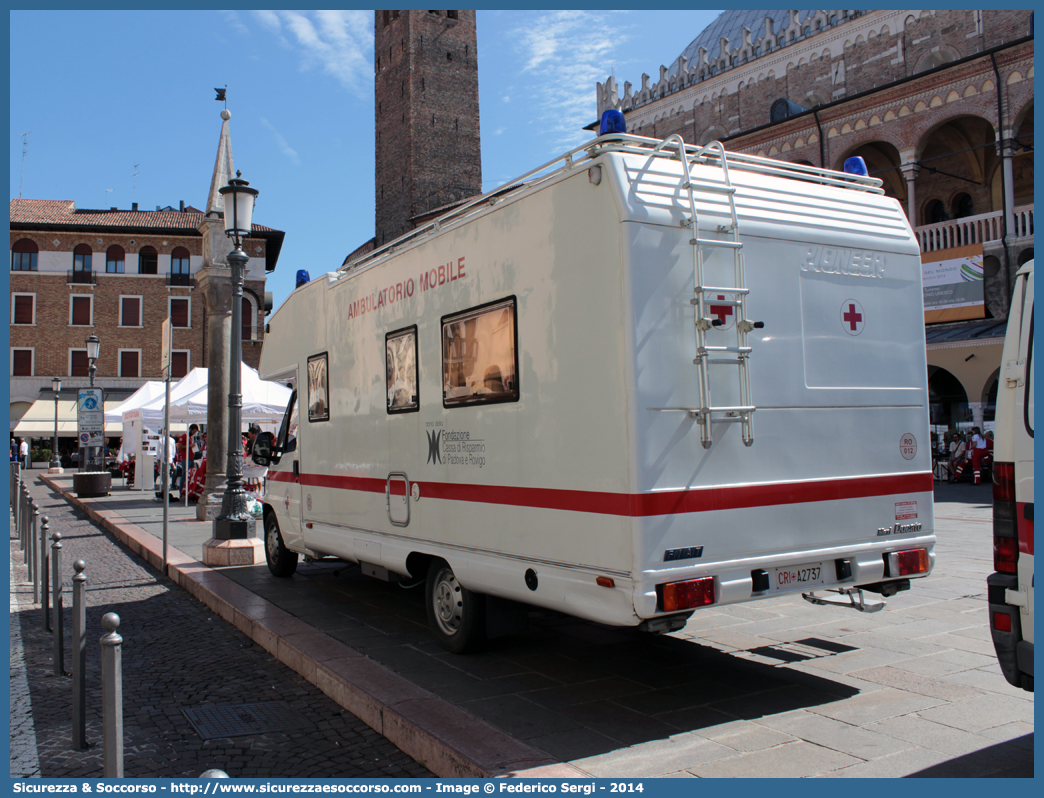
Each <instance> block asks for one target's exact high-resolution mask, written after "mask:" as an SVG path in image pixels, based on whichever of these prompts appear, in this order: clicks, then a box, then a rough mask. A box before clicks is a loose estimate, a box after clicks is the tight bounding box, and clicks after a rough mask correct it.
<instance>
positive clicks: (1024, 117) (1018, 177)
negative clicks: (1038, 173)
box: [1011, 100, 1034, 206]
mask: <svg viewBox="0 0 1044 798" xmlns="http://www.w3.org/2000/svg"><path fill="white" fill-rule="evenodd" d="M1011 131H1012V144H1013V145H1014V146H1013V147H1012V163H1011V167H1012V176H1013V178H1014V186H1013V190H1014V194H1015V205H1016V206H1019V205H1029V204H1030V203H1032V202H1033V185H1034V181H1033V166H1034V161H1033V100H1030V101H1029V102H1028V103H1026V105H1025V106H1023V107H1022V108H1021V109H1020V110H1019V112H1018V113H1017V114H1016V115H1015V123H1014V124H1013V125H1012V126H1011Z"/></svg>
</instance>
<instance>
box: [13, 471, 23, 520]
mask: <svg viewBox="0 0 1044 798" xmlns="http://www.w3.org/2000/svg"><path fill="white" fill-rule="evenodd" d="M17 467H18V464H17V463H16V464H15V468H17ZM21 508H22V480H21V476H20V475H19V476H16V477H15V481H14V485H12V487H11V510H12V511H13V512H14V525H15V529H21V527H20V526H19V524H20V523H21V520H20V518H19V515H18V511H19V510H20V509H21Z"/></svg>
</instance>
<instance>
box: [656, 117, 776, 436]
mask: <svg viewBox="0 0 1044 798" xmlns="http://www.w3.org/2000/svg"><path fill="white" fill-rule="evenodd" d="M670 141H675V142H676V143H677V146H678V159H679V160H680V161H682V163H683V164H684V167H685V169H684V173H683V177H682V180H683V181H684V182H683V183H682V188H684V189H685V190H686V192H687V193H688V195H689V208H690V210H691V212H692V219H691V220H687V221H686V222H685V224H686V226H691V228H692V238H691V239H689V244H690V245H691V246H692V258H693V294H694V296H693V298H692V299H691V300H689V301H690V302H691V303H692V304H693V305H694V306H695V308H696V314H695V321H696V324H695V327H696V359H695V360H693V361H692V362H693V364H694V365H695V366H696V367H697V371H698V383H699V392H700V406H699V407H698V408H691V409H690V411H689V412H690V414H691V415H692V416H693V417H694V418H695V419H696V420H697V421H698V422H699V425H700V441H701V443H702V444H703V448H705V449H709V448H710V446H711V443H712V442H713V438H712V434H711V420H712V418H714V417H717V420H718V421H719V422H728V423H736V422H738V423H740V424H741V425H742V431H743V443H744V445H746V446H750V445H751V444H753V443H754V419H753V418H752V416H753V413H754V410H755V409H756V408H755V407H754V404H753V403H752V402H751V398H750V374H749V368H750V363H749V360H750V352H751V347H750V345H749V344H748V342H747V333H749V332H750V331H751V330H753V329H755V328H757V329H760V328H762V327H764V323H763V322H760V321H757V322H751V321H750V320H748V319H747V313H746V306H745V304H744V303H745V300H746V297H747V294H748V293H749V289H747V288H746V286H745V284H744V279H743V253H742V251H741V250H742V249H743V242H742V241H740V237H739V219H738V217H737V215H736V189H735V187H734V186H733V185H732V180H731V178H730V177H729V165H728V160H727V159H726V156H725V148H724V147H723V146H722V144H721V142H720V141H713V142H711V143H710V144H708V145H706V146H705V147H702V148H700V149H699V150H697V151H696V152H695V153H694V154H693V155H691V156H690V155H689V154H688V153H687V152H686V149H685V142H684V141H683V140H682V137H681V136H679V135H677V134H674V135H671V136H668V137H667V138H666V139H664V140H663V141H662V142H660V144H658V145H657V147H656V150H660V149H661V148H662V147H663V146H664V145H666V144H667V143H668V142H670ZM696 161H699V162H700V163H703V164H707V165H714V164H715V162H716V163H717V165H719V166H720V167H721V170H722V173H723V176H724V185H720V184H717V183H707V182H700V183H694V182H693V180H694V179H693V175H692V173H691V171H690V164H691V163H693V162H696ZM694 189H697V190H699V191H702V192H707V193H717V194H724V195H725V196H726V197H728V200H729V211H730V213H731V224H730V225H718V230H717V232H719V233H724V234H726V235H725V237H724V238H721V239H713V238H700V235H699V224H698V217H697V213H696V196H695V194H694ZM712 247H723V248H726V249H729V250H731V251H732V255H733V273H734V282H735V285H734V286H713V285H706V284H705V282H704V273H703V260H704V250H705V249H707V248H712ZM710 294H714V295H720V296H722V297H731V298H723V299H718V298H717V296H715V297H714V298H713V299H711V298H710V297H709V296H708V295H710ZM711 306H713V307H715V308H718V307H732V308H735V309H736V343H735V345H734V346H711V345H709V344H708V343H707V331H708V330H710V329H712V328H714V327H719V326H721V324H722V320H721V319H720V318H711V317H710V316H709V315H708V311H709V310H710V308H711ZM711 313H712V314H713V311H711ZM711 366H730V367H732V366H735V367H736V369H737V372H738V379H739V404H738V405H736V406H734V407H728V406H721V407H715V406H714V403H713V401H712V399H711V381H710V367H711Z"/></svg>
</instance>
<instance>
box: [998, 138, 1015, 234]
mask: <svg viewBox="0 0 1044 798" xmlns="http://www.w3.org/2000/svg"><path fill="white" fill-rule="evenodd" d="M1012 145H1013V142H1012V141H1011V139H1005V141H1004V142H1003V144H1002V145H1001V157H1002V159H1003V160H1002V161H1001V164H1002V166H1003V168H1004V243H1005V246H1007V244H1008V242H1010V241H1011V240H1012V239H1013V238H1015V234H1016V227H1015V170H1014V169H1012V164H1011V161H1012V154H1013V152H1012V149H1013V148H1012Z"/></svg>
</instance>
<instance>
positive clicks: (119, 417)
mask: <svg viewBox="0 0 1044 798" xmlns="http://www.w3.org/2000/svg"><path fill="white" fill-rule="evenodd" d="M157 396H163V383H162V382H159V381H157V380H149V381H148V382H146V383H145V384H144V385H142V386H141V387H140V388H138V390H137V391H135V392H134V393H133V394H131V395H130V396H129V397H127V398H126V399H124V400H123V401H122V402H120V403H119V404H118V405H116V406H115V407H113V408H112V409H107V410H106V411H105V423H106V425H108V424H119V423H120V422H121V421H123V414H124V413H126V412H128V411H131V410H136V409H137V408H139V407H141V406H142V405H145V404H148V403H149V402H151V401H152V400H153V399H155V398H156V397H157ZM105 404H108V402H106V403H105Z"/></svg>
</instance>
